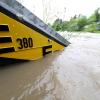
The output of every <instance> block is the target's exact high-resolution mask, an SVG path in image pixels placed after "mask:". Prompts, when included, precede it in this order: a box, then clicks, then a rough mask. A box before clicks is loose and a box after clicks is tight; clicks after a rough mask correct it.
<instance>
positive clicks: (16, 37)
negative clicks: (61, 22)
mask: <svg viewBox="0 0 100 100" xmlns="http://www.w3.org/2000/svg"><path fill="white" fill-rule="evenodd" d="M69 44H70V43H69V42H68V41H67V40H66V39H64V38H63V37H62V36H61V35H59V34H58V33H57V32H55V31H54V30H53V29H52V28H50V27H49V26H48V25H47V24H45V23H44V22H43V21H42V20H40V19H39V18H38V17H37V16H36V15H34V14H33V13H32V12H31V11H29V10H28V9H27V8H26V7H24V6H23V5H22V4H20V3H19V2H17V1H16V0H0V61H1V62H2V61H4V62H5V60H9V59H10V60H12V59H16V60H18V59H19V60H37V59H39V58H42V57H43V56H45V55H46V54H49V53H53V52H54V51H58V50H63V49H64V48H65V47H67V46H68V45H69Z"/></svg>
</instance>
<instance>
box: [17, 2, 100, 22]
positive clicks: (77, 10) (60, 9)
mask: <svg viewBox="0 0 100 100" xmlns="http://www.w3.org/2000/svg"><path fill="white" fill-rule="evenodd" d="M18 1H20V2H23V3H24V5H25V6H26V7H27V8H28V9H30V10H31V11H32V12H33V13H35V14H36V15H37V16H38V17H39V18H41V19H42V20H45V19H47V20H48V21H49V22H52V21H53V20H55V19H56V18H57V17H59V18H62V19H64V20H69V19H70V18H71V17H73V16H74V15H75V14H76V15H79V14H82V15H86V16H89V15H90V14H92V13H93V11H94V10H95V9H97V8H98V7H100V0H18ZM42 1H43V2H44V5H45V6H44V8H43V2H42ZM45 8H47V9H45ZM43 9H44V10H43ZM43 16H44V17H43Z"/></svg>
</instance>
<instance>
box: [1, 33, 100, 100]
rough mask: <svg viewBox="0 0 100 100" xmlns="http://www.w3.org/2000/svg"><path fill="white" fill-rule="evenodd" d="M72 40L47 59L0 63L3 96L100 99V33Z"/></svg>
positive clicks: (14, 98)
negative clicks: (11, 63)
mask: <svg viewBox="0 0 100 100" xmlns="http://www.w3.org/2000/svg"><path fill="white" fill-rule="evenodd" d="M70 42H71V43H72V44H70V45H69V46H68V47H67V48H65V50H64V51H59V52H56V53H54V54H49V55H47V56H46V57H44V58H43V59H40V60H37V61H29V62H23V63H19V64H18V63H17V64H13V65H8V66H0V100H100V35H94V34H87V35H79V36H77V37H73V38H71V39H70Z"/></svg>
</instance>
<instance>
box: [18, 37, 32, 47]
mask: <svg viewBox="0 0 100 100" xmlns="http://www.w3.org/2000/svg"><path fill="white" fill-rule="evenodd" d="M17 42H18V43H19V47H18V49H24V48H31V47H33V40H32V38H22V39H21V38H18V39H17Z"/></svg>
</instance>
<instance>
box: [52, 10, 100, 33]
mask: <svg viewBox="0 0 100 100" xmlns="http://www.w3.org/2000/svg"><path fill="white" fill-rule="evenodd" d="M52 28H54V29H55V30H56V31H86V32H100V8H98V9H96V10H95V11H94V13H93V14H92V15H91V16H90V17H89V18H87V17H86V16H83V15H78V16H77V15H75V16H74V17H72V18H71V19H70V20H69V21H63V20H62V19H59V18H58V19H56V20H55V21H54V23H53V25H52Z"/></svg>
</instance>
